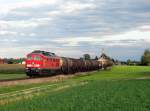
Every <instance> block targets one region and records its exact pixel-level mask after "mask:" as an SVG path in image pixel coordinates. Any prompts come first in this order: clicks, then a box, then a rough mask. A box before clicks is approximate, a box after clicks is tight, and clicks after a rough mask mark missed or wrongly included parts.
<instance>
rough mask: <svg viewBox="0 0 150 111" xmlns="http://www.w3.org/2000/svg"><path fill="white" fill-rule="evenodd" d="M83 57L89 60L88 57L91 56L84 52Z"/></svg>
mask: <svg viewBox="0 0 150 111" xmlns="http://www.w3.org/2000/svg"><path fill="white" fill-rule="evenodd" d="M83 58H84V59H85V60H90V59H91V56H90V55H89V54H84V55H83Z"/></svg>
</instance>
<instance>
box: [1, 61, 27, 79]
mask: <svg viewBox="0 0 150 111" xmlns="http://www.w3.org/2000/svg"><path fill="white" fill-rule="evenodd" d="M22 77H26V75H25V72H24V65H21V64H0V80H3V79H14V78H22Z"/></svg>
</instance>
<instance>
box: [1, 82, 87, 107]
mask: <svg viewBox="0 0 150 111" xmlns="http://www.w3.org/2000/svg"><path fill="white" fill-rule="evenodd" d="M87 83H88V82H72V83H64V84H57V83H56V84H49V85H43V86H39V87H33V88H28V89H24V90H19V91H13V92H9V93H3V94H0V105H3V104H7V103H10V102H13V101H17V100H21V99H28V98H32V97H33V96H38V95H41V94H42V93H43V92H44V93H49V92H56V91H60V90H65V89H67V88H70V87H75V86H82V85H85V84H87Z"/></svg>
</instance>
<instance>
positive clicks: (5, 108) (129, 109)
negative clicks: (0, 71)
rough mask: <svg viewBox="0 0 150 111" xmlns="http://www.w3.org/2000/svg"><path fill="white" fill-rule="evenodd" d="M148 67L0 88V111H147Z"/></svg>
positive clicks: (149, 98)
mask: <svg viewBox="0 0 150 111" xmlns="http://www.w3.org/2000/svg"><path fill="white" fill-rule="evenodd" d="M149 95H150V67H148V66H114V67H112V69H111V70H106V71H95V72H90V73H82V74H80V75H77V76H75V77H72V78H68V79H65V80H63V81H58V82H48V83H40V84H24V85H16V86H5V87H4V86H1V87H0V111H149V110H150V96H149Z"/></svg>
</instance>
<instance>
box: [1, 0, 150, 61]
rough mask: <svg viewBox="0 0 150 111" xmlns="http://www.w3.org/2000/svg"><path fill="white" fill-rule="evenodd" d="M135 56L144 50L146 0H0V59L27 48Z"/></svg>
mask: <svg viewBox="0 0 150 111" xmlns="http://www.w3.org/2000/svg"><path fill="white" fill-rule="evenodd" d="M102 49H104V52H105V53H106V54H107V55H109V56H110V57H112V58H114V59H119V60H127V59H132V60H140V58H141V55H142V53H143V51H144V50H145V49H150V0H0V57H1V58H4V57H8V58H10V57H14V58H16V57H25V56H26V55H27V54H28V53H30V52H32V51H33V50H45V51H50V52H54V53H56V55H58V56H66V57H73V58H79V57H81V56H82V55H83V54H85V53H88V54H90V55H91V56H92V57H95V56H96V55H97V56H100V54H101V52H102Z"/></svg>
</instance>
